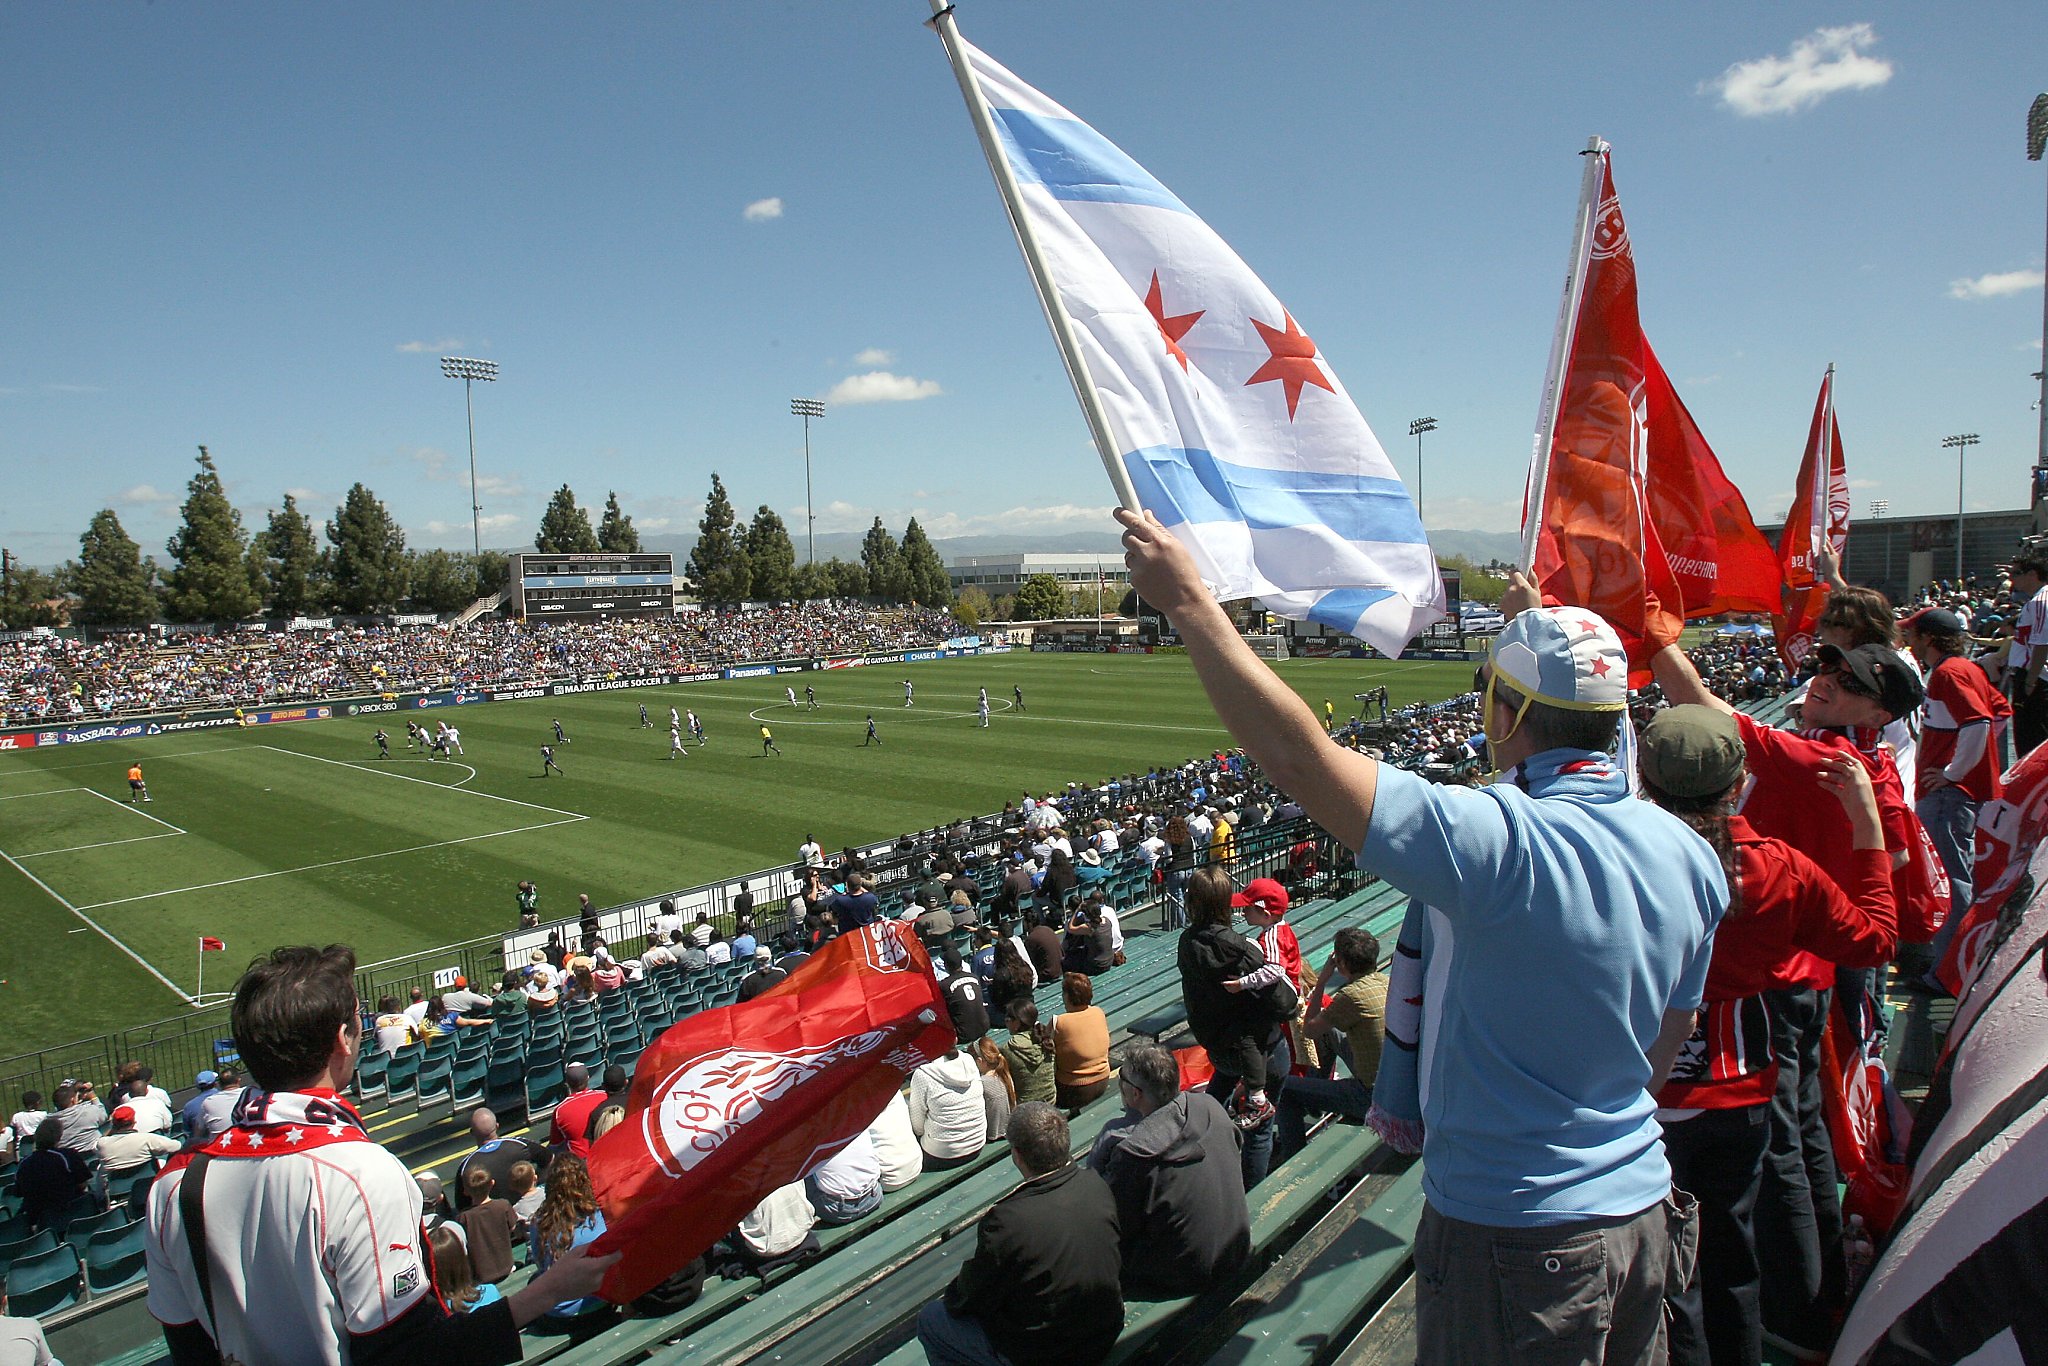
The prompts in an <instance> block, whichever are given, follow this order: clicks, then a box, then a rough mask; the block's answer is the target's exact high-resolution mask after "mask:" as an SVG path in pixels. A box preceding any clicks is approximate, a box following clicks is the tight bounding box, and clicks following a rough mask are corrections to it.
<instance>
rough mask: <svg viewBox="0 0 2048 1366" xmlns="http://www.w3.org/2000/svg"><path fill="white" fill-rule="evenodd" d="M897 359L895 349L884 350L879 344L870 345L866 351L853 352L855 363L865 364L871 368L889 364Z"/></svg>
mask: <svg viewBox="0 0 2048 1366" xmlns="http://www.w3.org/2000/svg"><path fill="white" fill-rule="evenodd" d="M895 359H896V353H895V352H894V351H884V350H883V349H882V348H881V347H879V346H870V347H869V348H868V349H867V350H865V351H856V352H854V353H853V363H854V364H855V365H865V366H867V367H868V368H870V369H873V368H874V367H876V366H880V365H887V364H888V363H889V362H890V361H892V360H895Z"/></svg>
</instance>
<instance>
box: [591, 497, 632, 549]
mask: <svg viewBox="0 0 2048 1366" xmlns="http://www.w3.org/2000/svg"><path fill="white" fill-rule="evenodd" d="M597 548H598V549H599V550H609V551H612V552H613V553H614V554H619V555H629V554H632V553H634V552H636V551H638V550H639V549H640V533H639V532H637V531H635V530H634V529H633V519H632V518H631V517H628V516H627V515H626V513H625V510H624V509H622V508H621V507H620V506H619V495H618V493H617V492H616V491H613V492H609V493H608V494H607V496H606V498H605V500H604V517H603V519H602V520H600V521H599V522H598V524H597Z"/></svg>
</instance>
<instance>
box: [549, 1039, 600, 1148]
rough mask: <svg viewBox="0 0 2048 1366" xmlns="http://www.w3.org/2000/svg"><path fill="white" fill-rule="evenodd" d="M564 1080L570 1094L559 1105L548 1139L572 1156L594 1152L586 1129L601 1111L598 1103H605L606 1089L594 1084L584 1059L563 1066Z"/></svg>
mask: <svg viewBox="0 0 2048 1366" xmlns="http://www.w3.org/2000/svg"><path fill="white" fill-rule="evenodd" d="M562 1080H563V1081H564V1082H566V1083H568V1087H569V1094H568V1096H567V1097H565V1098H564V1099H563V1101H562V1103H561V1104H559V1105H557V1106H556V1107H555V1114H554V1121H553V1123H552V1124H550V1125H549V1128H548V1143H549V1144H550V1145H551V1146H553V1147H554V1148H556V1149H558V1150H562V1151H566V1152H567V1153H568V1154H569V1155H570V1156H571V1157H582V1158H587V1157H589V1156H590V1139H589V1137H588V1136H587V1134H586V1130H588V1129H589V1127H590V1117H591V1116H592V1115H594V1114H596V1113H597V1107H598V1106H600V1105H602V1104H604V1101H605V1093H604V1092H603V1091H602V1090H601V1089H599V1088H597V1087H594V1086H592V1085H591V1084H590V1069H589V1068H588V1067H585V1066H584V1065H583V1064H582V1063H580V1062H572V1063H570V1064H569V1065H568V1066H567V1067H565V1068H563V1069H562Z"/></svg>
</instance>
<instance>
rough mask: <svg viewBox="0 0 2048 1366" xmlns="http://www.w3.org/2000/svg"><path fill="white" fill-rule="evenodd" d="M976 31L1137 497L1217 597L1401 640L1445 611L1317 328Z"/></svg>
mask: <svg viewBox="0 0 2048 1366" xmlns="http://www.w3.org/2000/svg"><path fill="white" fill-rule="evenodd" d="M961 46H962V48H963V50H964V51H965V53H966V56H967V58H968V61H969V64H970V66H971V67H972V70H973V72H974V75H975V77H976V79H977V82H978V84H979V87H980V97H981V99H982V102H983V104H984V106H985V107H986V108H987V110H988V113H989V116H990V118H991V120H992V121H993V123H994V126H995V130H996V135H997V138H998V140H999V142H1000V143H1001V146H1002V150H1003V154H1004V157H1005V159H1006V160H1007V161H1008V163H1009V166H1010V169H1011V171H1012V172H1013V173H1014V175H1015V178H1016V181H1017V186H1018V191H1019V194H1020V196H1021V199H1022V204H1023V211H1024V213H1025V214H1026V215H1027V216H1028V218H1029V220H1030V222H1029V227H1030V229H1031V232H1032V234H1033V236H1034V237H1035V238H1036V240H1037V244H1038V247H1039V250H1040V252H1041V254H1042V256H1043V258H1044V260H1045V262H1046V265H1047V268H1048V270H1049V272H1050V274H1051V275H1052V277H1053V284H1054V287H1055V288H1056V289H1057V290H1058V292H1059V296H1060V300H1061V302H1062V303H1063V305H1064V306H1065V311H1066V313H1067V315H1068V316H1069V317H1070V318H1071V319H1072V321H1073V325H1074V330H1075V332H1076V333H1077V339H1078V342H1079V345H1080V349H1081V356H1082V361H1083V363H1084V364H1085V366H1086V369H1087V372H1088V373H1087V377H1086V378H1087V382H1088V383H1090V384H1092V386H1093V387H1094V389H1095V391H1096V393H1097V395H1098V396H1099V398H1100V400H1101V406H1102V409H1103V412H1104V415H1105V417H1106V419H1107V422H1108V426H1109V432H1110V436H1111V438H1112V440H1113V441H1114V442H1115V443H1116V446H1117V451H1118V454H1119V458H1120V459H1121V461H1122V463H1123V466H1124V468H1125V469H1126V470H1127V471H1128V472H1129V474H1130V477H1131V482H1132V485H1133V486H1134V488H1135V489H1136V491H1137V495H1138V499H1139V501H1140V502H1141V503H1143V504H1144V506H1145V507H1146V508H1147V509H1149V510H1150V511H1151V512H1153V513H1154V514H1155V515H1156V516H1157V517H1158V518H1159V520H1160V521H1161V522H1163V523H1164V524H1165V525H1166V526H1167V527H1169V528H1171V529H1172V530H1173V531H1174V532H1175V534H1176V535H1178V536H1179V537H1180V538H1181V540H1182V541H1183V542H1185V543H1186V544H1187V545H1188V547H1189V549H1190V550H1192V551H1193V553H1194V556H1195V561H1196V563H1197V564H1198V565H1199V566H1200V568H1201V571H1202V577H1203V578H1204V580H1206V581H1207V583H1208V584H1209V586H1210V588H1211V589H1212V590H1213V591H1214V592H1215V594H1216V596H1217V597H1218V598H1221V599H1224V600H1229V599H1232V598H1247V597H1249V598H1257V599H1259V600H1260V602H1261V603H1262V604H1263V605H1264V606H1265V607H1266V608H1267V610H1269V611H1272V612H1276V613H1278V614H1280V615H1282V616H1288V617H1294V618H1301V619H1307V620H1311V621H1318V622H1322V623H1324V624H1325V625H1328V626H1332V627H1335V628H1336V629H1338V630H1341V631H1344V632H1347V633H1348V634H1351V635H1355V636H1357V637H1359V638H1360V639H1362V640H1364V641H1366V642H1367V643H1368V644H1371V645H1372V646H1374V647H1375V648H1377V649H1379V650H1380V651H1381V652H1383V653H1385V654H1388V655H1397V654H1399V653H1400V652H1401V650H1402V649H1403V648H1404V647H1405V646H1406V645H1407V643H1408V641H1409V640H1410V638H1412V637H1413V636H1414V635H1415V633H1416V632H1418V631H1420V630H1422V629H1423V628H1425V627H1427V626H1428V625H1429V624H1430V623H1431V622H1433V621H1436V620H1437V619H1438V618H1440V617H1442V616H1443V582H1442V579H1441V578H1440V577H1439V576H1438V573H1437V567H1436V558H1435V556H1434V555H1432V554H1431V553H1430V549H1429V543H1428V541H1427V540H1426V539H1425V538H1424V536H1423V533H1422V522H1421V519H1420V517H1418V516H1417V514H1416V511H1415V503H1414V500H1413V499H1411V498H1410V497H1409V495H1408V491H1407V490H1406V489H1405V488H1404V487H1402V484H1401V480H1400V478H1399V476H1397V475H1396V474H1395V473H1394V467H1393V465H1392V463H1391V462H1389V461H1388V459H1387V455H1386V452H1385V451H1383V450H1382V449H1381V448H1380V443H1379V441H1378V439H1377V438H1375V437H1374V436H1373V434H1372V429H1371V428H1370V427H1368V426H1367V425H1366V422H1365V418H1364V417H1363V416H1362V415H1360V413H1359V411H1358V408H1357V406H1356V405H1355V404H1353V403H1352V401H1351V399H1350V397H1349V396H1348V395H1346V394H1345V392H1344V388H1343V386H1342V385H1341V384H1339V383H1338V382H1337V377H1336V375H1335V374H1334V373H1333V372H1332V371H1331V369H1330V367H1329V365H1328V363H1327V362H1326V361H1325V360H1324V358H1323V357H1322V356H1321V355H1320V354H1319V353H1318V352H1317V350H1316V344H1315V342H1314V341H1312V340H1311V339H1310V337H1309V335H1308V333H1307V332H1305V331H1304V330H1303V328H1302V326H1301V324H1300V323H1299V322H1298V321H1297V320H1296V319H1295V318H1294V316H1293V315H1292V314H1290V313H1289V312H1288V311H1287V310H1286V309H1285V308H1283V307H1282V306H1281V304H1280V301H1279V300H1278V299H1276V298H1275V297H1274V296H1273V293H1272V291H1271V290H1269V289H1267V288H1266V286H1265V285H1264V284H1263V283H1261V282H1260V280H1259V277H1258V276H1256V275H1254V274H1253V273H1252V271H1251V268H1250V267H1249V266H1247V265H1245V263H1244V262H1243V261H1242V260H1240V259H1239V258H1238V256H1237V253H1236V252H1234V251H1232V250H1231V249H1230V246H1229V244H1228V243H1226V242H1224V240H1223V239H1222V238H1221V237H1218V236H1217V235H1216V233H1215V232H1214V231H1212V230H1211V229H1210V227H1209V225H1208V224H1206V223H1204V222H1203V221H1202V220H1201V219H1200V218H1198V217H1196V216H1195V214H1194V213H1192V212H1191V211H1190V210H1189V209H1188V207H1187V205H1185V204H1183V203H1181V201H1180V200H1179V199H1178V198H1177V197H1176V196H1175V195H1174V194H1173V192H1172V191H1171V190H1168V189H1167V188H1166V187H1165V186H1164V185H1162V184H1160V183H1159V182H1158V181H1157V180H1156V179H1154V178H1153V177H1152V175H1151V174H1150V173H1149V172H1148V171H1146V170H1145V168H1144V167H1142V166H1140V165H1138V163H1137V162H1135V161H1133V160H1131V158H1130V157H1128V156H1126V155H1125V154H1124V153H1123V152H1122V151H1121V150H1119V149H1118V148H1117V147H1116V146H1115V145H1114V144H1112V143H1111V142H1109V140H1108V139H1106V138H1104V137H1103V136H1102V135H1101V134H1100V133H1098V132H1096V131H1095V130H1094V129H1093V128H1091V127H1089V126H1088V125H1087V124H1085V123H1083V122H1081V121H1080V120H1079V119H1077V118H1075V117H1074V116H1073V115H1072V114H1070V113H1068V112H1067V111H1066V110H1065V109H1063V108H1061V107H1060V106H1059V105H1058V104H1055V103H1054V102H1053V101H1051V100H1049V99H1047V98H1046V97H1045V96H1044V95H1043V94H1041V93H1039V92H1038V91H1036V90H1034V89H1032V88H1031V87H1030V86H1028V85H1026V84H1024V83H1023V82H1022V81H1020V80H1018V79H1017V78H1016V77H1015V76H1013V75H1011V74H1010V73H1009V72H1008V71H1007V70H1005V69H1004V68H1003V67H1002V66H1001V65H999V64H998V63H996V62H994V61H991V60H990V59H989V57H988V56H987V55H986V54H985V53H983V52H981V51H979V50H978V49H976V48H975V47H973V46H972V45H970V44H967V43H965V42H964V41H963V42H962V44H961Z"/></svg>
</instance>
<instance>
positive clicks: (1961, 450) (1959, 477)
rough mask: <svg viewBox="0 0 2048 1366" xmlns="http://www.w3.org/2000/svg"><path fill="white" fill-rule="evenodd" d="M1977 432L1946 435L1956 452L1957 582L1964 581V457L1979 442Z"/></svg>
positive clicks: (1949, 447)
mask: <svg viewBox="0 0 2048 1366" xmlns="http://www.w3.org/2000/svg"><path fill="white" fill-rule="evenodd" d="M1977 440H1978V438H1977V434H1976V433H1975V432H1964V433H1962V434H1961V435H1960V436H1944V437H1943V438H1942V439H1941V444H1942V446H1943V448H1944V449H1946V450H1952V451H1954V452H1955V453H1956V582H1957V583H1961V582H1962V581H1963V464H1964V461H1963V457H1964V456H1966V455H1968V454H1969V453H1970V447H1972V446H1974V445H1976V444H1977Z"/></svg>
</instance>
